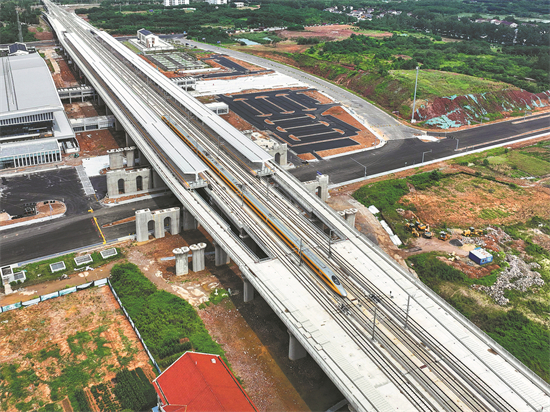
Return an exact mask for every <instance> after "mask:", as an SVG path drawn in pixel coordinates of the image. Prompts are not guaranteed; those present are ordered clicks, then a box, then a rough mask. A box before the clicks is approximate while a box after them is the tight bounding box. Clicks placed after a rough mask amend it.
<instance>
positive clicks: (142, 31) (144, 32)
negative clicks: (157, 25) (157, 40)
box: [138, 29, 153, 36]
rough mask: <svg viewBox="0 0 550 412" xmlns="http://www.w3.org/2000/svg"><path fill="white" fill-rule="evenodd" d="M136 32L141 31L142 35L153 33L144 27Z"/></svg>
mask: <svg viewBox="0 0 550 412" xmlns="http://www.w3.org/2000/svg"><path fill="white" fill-rule="evenodd" d="M138 33H141V34H143V35H144V36H148V35H150V34H153V33H151V32H150V31H149V30H145V29H141V30H138Z"/></svg>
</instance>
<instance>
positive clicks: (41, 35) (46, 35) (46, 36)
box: [29, 26, 53, 40]
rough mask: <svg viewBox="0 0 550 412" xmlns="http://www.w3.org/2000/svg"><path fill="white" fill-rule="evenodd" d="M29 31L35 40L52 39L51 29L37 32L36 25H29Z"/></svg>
mask: <svg viewBox="0 0 550 412" xmlns="http://www.w3.org/2000/svg"><path fill="white" fill-rule="evenodd" d="M29 31H30V32H31V33H33V34H34V37H35V38H36V40H53V33H52V32H51V31H45V30H44V31H42V32H39V31H38V29H37V28H36V27H31V26H29Z"/></svg>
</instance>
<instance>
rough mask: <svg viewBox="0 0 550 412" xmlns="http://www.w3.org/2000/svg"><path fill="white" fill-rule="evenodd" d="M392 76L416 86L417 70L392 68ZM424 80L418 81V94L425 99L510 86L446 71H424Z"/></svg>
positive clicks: (482, 91)
mask: <svg viewBox="0 0 550 412" xmlns="http://www.w3.org/2000/svg"><path fill="white" fill-rule="evenodd" d="M389 74H390V76H392V77H393V78H394V79H396V80H397V81H399V82H400V83H402V84H407V85H408V84H410V85H412V86H414V81H415V77H416V71H414V70H391V71H390V73H389ZM421 80H422V81H419V83H418V91H417V95H419V96H422V98H423V99H431V98H434V97H440V96H453V95H465V94H469V93H475V94H477V93H486V92H490V91H497V90H502V89H505V88H508V87H509V85H508V84H506V83H502V82H495V81H492V80H488V79H486V78H480V77H473V76H468V75H465V74H456V73H449V72H444V71H435V70H434V71H423V72H422V79H421Z"/></svg>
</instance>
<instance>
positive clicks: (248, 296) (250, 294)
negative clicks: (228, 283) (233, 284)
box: [243, 277, 254, 302]
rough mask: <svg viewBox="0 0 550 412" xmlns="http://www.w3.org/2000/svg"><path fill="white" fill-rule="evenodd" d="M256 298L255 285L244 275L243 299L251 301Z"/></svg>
mask: <svg viewBox="0 0 550 412" xmlns="http://www.w3.org/2000/svg"><path fill="white" fill-rule="evenodd" d="M251 300H254V286H252V283H250V282H249V281H248V280H247V279H246V278H244V277H243V301H244V302H250V301H251Z"/></svg>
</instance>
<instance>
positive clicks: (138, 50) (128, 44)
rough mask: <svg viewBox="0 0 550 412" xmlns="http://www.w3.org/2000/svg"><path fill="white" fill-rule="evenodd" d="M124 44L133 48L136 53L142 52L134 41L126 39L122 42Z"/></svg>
mask: <svg viewBox="0 0 550 412" xmlns="http://www.w3.org/2000/svg"><path fill="white" fill-rule="evenodd" d="M122 44H124V45H125V46H126V47H128V48H129V49H130V50H132V51H133V52H134V53H136V54H140V53H141V50H140V49H138V48H137V47H136V46H134V45H133V44H132V43H130V42H129V41H125V42H122Z"/></svg>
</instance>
